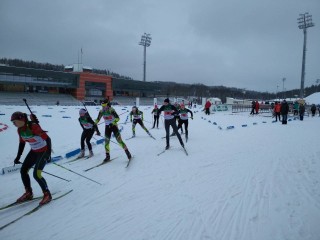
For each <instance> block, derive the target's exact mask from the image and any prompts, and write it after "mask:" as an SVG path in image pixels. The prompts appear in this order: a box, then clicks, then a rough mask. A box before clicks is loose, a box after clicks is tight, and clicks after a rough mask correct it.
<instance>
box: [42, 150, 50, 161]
mask: <svg viewBox="0 0 320 240" xmlns="http://www.w3.org/2000/svg"><path fill="white" fill-rule="evenodd" d="M44 157H45V159H46V161H47V163H49V162H51V150H47V151H46V153H45V156H44Z"/></svg>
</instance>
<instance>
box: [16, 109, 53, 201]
mask: <svg viewBox="0 0 320 240" xmlns="http://www.w3.org/2000/svg"><path fill="white" fill-rule="evenodd" d="M30 117H31V118H33V119H36V120H37V118H36V116H35V115H33V114H31V116H30ZM11 121H12V122H13V125H14V126H16V127H17V128H18V135H19V140H20V141H19V149H18V154H17V157H16V158H15V160H14V163H15V164H21V162H20V161H19V160H20V157H21V155H22V153H23V150H24V147H25V144H26V142H28V143H29V145H30V147H31V149H30V151H29V153H28V154H27V156H26V158H25V159H24V161H23V163H22V167H21V170H20V173H21V179H22V182H23V185H24V187H25V190H26V192H25V193H24V194H23V195H22V196H21V197H20V198H18V199H17V202H24V201H27V200H31V199H32V198H33V193H32V188H31V182H30V177H29V174H28V171H29V170H30V169H31V168H32V167H33V177H34V179H35V180H36V181H37V182H38V184H39V185H40V187H41V189H42V192H43V198H42V200H41V201H40V203H39V204H40V205H43V204H46V203H48V202H50V201H51V199H52V197H51V194H50V191H49V189H48V185H47V182H46V180H45V179H44V178H43V177H42V175H41V173H42V170H43V168H44V166H45V165H46V163H47V161H50V160H51V139H50V137H49V136H48V135H47V133H46V132H45V131H43V130H42V129H41V127H40V125H39V124H38V120H37V121H36V122H34V121H29V120H28V117H27V114H25V113H22V112H15V113H13V114H12V116H11Z"/></svg>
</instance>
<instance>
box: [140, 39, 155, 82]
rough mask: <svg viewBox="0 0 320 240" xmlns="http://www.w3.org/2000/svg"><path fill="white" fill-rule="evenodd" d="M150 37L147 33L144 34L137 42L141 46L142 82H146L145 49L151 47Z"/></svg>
mask: <svg viewBox="0 0 320 240" xmlns="http://www.w3.org/2000/svg"><path fill="white" fill-rule="evenodd" d="M151 40H152V38H151V36H150V34H149V33H144V34H143V35H142V36H141V41H140V42H139V45H141V46H143V50H144V51H143V81H144V82H145V81H146V67H147V56H146V55H147V47H150V45H151Z"/></svg>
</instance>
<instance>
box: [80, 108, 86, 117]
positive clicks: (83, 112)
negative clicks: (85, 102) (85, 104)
mask: <svg viewBox="0 0 320 240" xmlns="http://www.w3.org/2000/svg"><path fill="white" fill-rule="evenodd" d="M86 113H87V110H85V109H84V108H81V109H80V110H79V115H80V116H83V115H85V114H86Z"/></svg>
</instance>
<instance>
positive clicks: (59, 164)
mask: <svg viewBox="0 0 320 240" xmlns="http://www.w3.org/2000/svg"><path fill="white" fill-rule="evenodd" d="M53 164H54V165H56V166H58V167H61V168H63V169H65V170H67V171H69V172H72V173H74V174H77V175H79V176H81V177H83V178H86V179H88V180H90V181H92V182H94V183H97V184H99V185H102V184H101V183H99V182H97V181H95V180H92V179H91V178H88V177H86V176H83V175H82V174H80V173H77V172H75V171H72V170H71V169H69V168H66V167H64V166H62V165H60V164H58V163H55V162H54V163H53Z"/></svg>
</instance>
